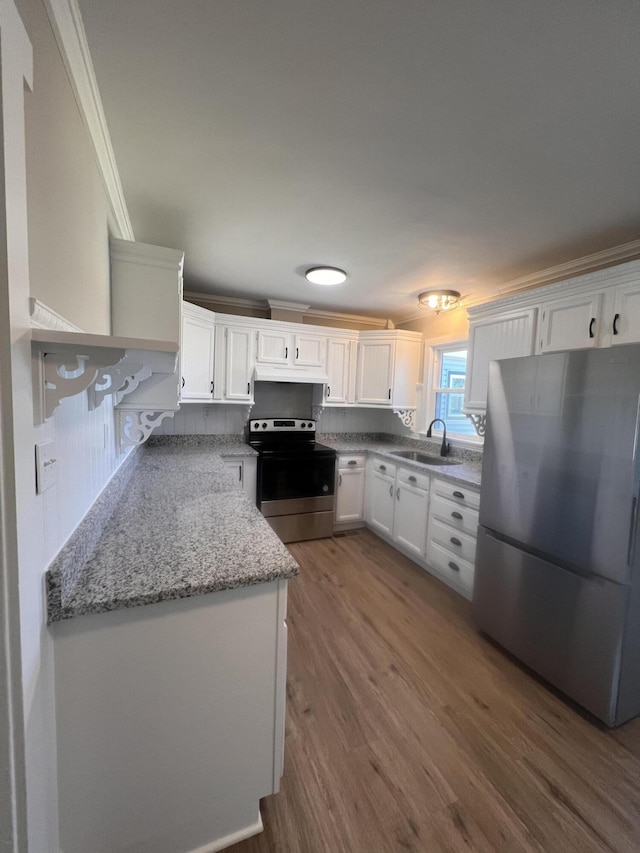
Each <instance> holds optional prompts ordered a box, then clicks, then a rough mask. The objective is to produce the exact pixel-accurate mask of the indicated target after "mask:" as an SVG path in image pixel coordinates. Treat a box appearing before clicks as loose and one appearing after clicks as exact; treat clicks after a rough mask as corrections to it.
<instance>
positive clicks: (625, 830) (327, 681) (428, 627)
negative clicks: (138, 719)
mask: <svg viewBox="0 0 640 853" xmlns="http://www.w3.org/2000/svg"><path fill="white" fill-rule="evenodd" d="M289 547H290V550H291V553H292V554H293V555H294V557H295V558H296V559H297V560H298V562H299V563H300V565H301V567H302V571H301V574H300V576H299V577H298V578H296V579H295V580H293V581H291V582H290V584H289V591H290V594H289V616H288V624H289V663H288V668H289V678H288V685H287V690H288V707H287V726H286V750H285V772H284V777H283V780H282V788H281V791H280V793H279V794H277V795H276V796H273V797H268V798H266V799H265V800H263V802H262V816H263V821H264V826H265V829H264V832H263V833H261V834H260V835H257V836H255V837H254V838H251V839H248V840H247V841H244V842H242V843H241V844H236V845H234V846H233V847H231V848H229V850H230V851H232V852H233V853H276V851H277V853H342V851H344V853H347V851H348V853H386V851H427V853H438V851H459V850H464V851H467V853H468V851H508V853H512V851H545V852H547V851H548V853H571V851H581V853H590V852H591V851H616V853H622V851H638V850H640V719H637V720H634V721H632V722H631V723H628V724H627V725H626V726H623V727H622V728H621V729H619V730H616V731H607V730H605V729H604V728H602V727H600V726H598V725H596V724H594V722H593V721H591V720H588V719H586V718H585V717H584V716H583V715H581V714H580V713H579V712H578V711H577V710H576V709H575V708H574V707H572V706H571V705H569V704H568V703H566V702H565V701H563V700H562V699H561V698H560V697H559V696H557V695H555V694H554V693H553V692H551V691H550V690H549V689H548V688H547V687H546V686H544V685H543V684H542V683H541V682H540V681H538V680H537V679H536V678H535V677H534V676H532V675H531V674H530V673H529V672H528V671H526V670H525V669H524V668H522V667H520V666H519V665H518V664H517V663H516V662H515V661H514V660H512V659H511V658H509V657H508V656H507V655H505V654H504V653H503V652H502V651H500V650H499V649H498V648H497V647H495V646H494V645H493V644H492V643H490V642H489V641H488V640H487V639H485V638H484V637H482V636H480V635H479V634H478V633H477V632H476V630H475V628H474V626H473V623H472V620H471V608H470V605H469V603H468V602H466V601H464V600H463V599H462V598H460V597H459V596H457V595H456V594H455V593H453V592H451V591H450V590H449V589H447V588H446V587H445V586H443V585H442V584H440V583H439V582H438V581H436V580H435V579H433V578H431V577H430V576H429V575H428V574H427V573H425V572H423V571H422V570H421V569H420V568H418V567H417V566H416V565H415V564H413V563H412V562H411V561H410V560H407V559H405V558H404V557H402V556H401V555H400V554H398V552H397V551H395V550H394V549H392V548H390V547H389V546H388V545H386V543H384V542H382V541H381V540H380V539H378V538H377V537H376V536H374V535H373V534H372V533H370V532H369V531H364V530H363V531H357V532H356V533H355V534H352V535H347V536H344V537H340V538H335V539H325V540H321V541H315V542H311V543H298V544H294V545H291V546H289Z"/></svg>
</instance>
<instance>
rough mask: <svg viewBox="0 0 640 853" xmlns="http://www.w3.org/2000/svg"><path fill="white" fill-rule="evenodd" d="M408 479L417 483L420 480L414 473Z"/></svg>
mask: <svg viewBox="0 0 640 853" xmlns="http://www.w3.org/2000/svg"><path fill="white" fill-rule="evenodd" d="M407 480H408V481H409V482H410V483H417V482H418V479H417V477H414V476H413V475H412V476H411V477H407Z"/></svg>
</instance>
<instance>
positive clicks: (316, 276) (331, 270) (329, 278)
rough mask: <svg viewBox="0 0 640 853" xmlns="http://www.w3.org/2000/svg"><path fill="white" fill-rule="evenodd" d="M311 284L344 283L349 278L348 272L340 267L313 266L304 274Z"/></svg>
mask: <svg viewBox="0 0 640 853" xmlns="http://www.w3.org/2000/svg"><path fill="white" fill-rule="evenodd" d="M304 277H305V278H306V279H307V281H310V282H311V284H327V285H330V284H342V282H343V281H346V280H347V274H346V272H345V271H344V270H341V269H338V267H311V269H308V270H307V271H306V273H305V274H304Z"/></svg>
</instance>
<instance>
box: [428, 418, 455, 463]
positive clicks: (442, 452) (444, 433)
mask: <svg viewBox="0 0 640 853" xmlns="http://www.w3.org/2000/svg"><path fill="white" fill-rule="evenodd" d="M437 423H441V424H442V447H441V448H440V456H448V455H449V451H450V450H451V445H450V444H448V443H447V425H446V424H445V422H444V421H443V420H442V418H434V419H433V420H432V421H431V423H430V424H429V428H428V429H427V438H431V427H432V426H433V425H434V424H437Z"/></svg>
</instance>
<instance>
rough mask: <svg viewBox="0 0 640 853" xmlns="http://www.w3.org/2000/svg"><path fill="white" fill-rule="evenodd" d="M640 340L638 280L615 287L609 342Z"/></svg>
mask: <svg viewBox="0 0 640 853" xmlns="http://www.w3.org/2000/svg"><path fill="white" fill-rule="evenodd" d="M639 341H640V281H638V282H634V283H633V284H625V285H622V286H620V287H616V289H615V292H614V306H613V317H612V318H611V343H612V344H613V345H615V344H635V343H638V342H639Z"/></svg>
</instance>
